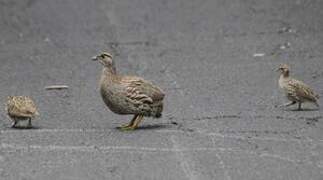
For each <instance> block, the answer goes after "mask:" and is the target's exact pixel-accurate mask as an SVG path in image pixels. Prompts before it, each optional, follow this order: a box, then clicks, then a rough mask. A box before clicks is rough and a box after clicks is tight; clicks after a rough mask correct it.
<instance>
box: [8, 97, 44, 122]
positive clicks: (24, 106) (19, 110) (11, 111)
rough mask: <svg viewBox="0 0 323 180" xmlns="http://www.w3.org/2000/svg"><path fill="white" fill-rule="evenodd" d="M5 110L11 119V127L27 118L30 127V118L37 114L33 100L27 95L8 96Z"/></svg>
mask: <svg viewBox="0 0 323 180" xmlns="http://www.w3.org/2000/svg"><path fill="white" fill-rule="evenodd" d="M6 110H7V113H8V116H9V117H10V118H11V119H12V121H13V123H12V126H11V127H13V128H15V127H16V125H17V123H18V122H19V121H23V120H28V127H29V128H31V127H32V125H31V119H32V118H34V117H35V116H38V115H39V113H38V111H37V108H36V105H35V103H34V101H33V100H32V99H31V98H30V97H27V96H9V97H8V100H7V108H6Z"/></svg>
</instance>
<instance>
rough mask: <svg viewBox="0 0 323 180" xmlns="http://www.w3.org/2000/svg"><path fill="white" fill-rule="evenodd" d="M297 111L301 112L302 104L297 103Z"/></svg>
mask: <svg viewBox="0 0 323 180" xmlns="http://www.w3.org/2000/svg"><path fill="white" fill-rule="evenodd" d="M297 110H299V111H301V110H302V103H300V102H299V103H298V109H297Z"/></svg>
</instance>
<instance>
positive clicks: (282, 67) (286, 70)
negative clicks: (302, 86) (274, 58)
mask: <svg viewBox="0 0 323 180" xmlns="http://www.w3.org/2000/svg"><path fill="white" fill-rule="evenodd" d="M289 69H290V68H289V66H288V65H287V64H281V65H280V66H279V68H278V69H277V71H279V72H280V73H281V74H284V75H288V74H289Z"/></svg>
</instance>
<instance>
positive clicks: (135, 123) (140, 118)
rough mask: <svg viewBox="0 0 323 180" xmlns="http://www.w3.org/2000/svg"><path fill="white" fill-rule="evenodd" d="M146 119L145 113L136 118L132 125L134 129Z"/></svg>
mask: <svg viewBox="0 0 323 180" xmlns="http://www.w3.org/2000/svg"><path fill="white" fill-rule="evenodd" d="M143 119H144V116H143V115H139V117H138V118H137V119H136V121H135V122H134V124H133V125H132V128H133V129H136V128H137V127H138V125H139V123H140V122H141V121H142V120H143Z"/></svg>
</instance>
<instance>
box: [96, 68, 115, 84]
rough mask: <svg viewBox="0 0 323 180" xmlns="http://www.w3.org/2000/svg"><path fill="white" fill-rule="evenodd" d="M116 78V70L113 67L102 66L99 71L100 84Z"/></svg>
mask: <svg viewBox="0 0 323 180" xmlns="http://www.w3.org/2000/svg"><path fill="white" fill-rule="evenodd" d="M116 78H117V72H116V69H115V68H114V67H104V68H103V69H102V73H101V79H100V84H101V85H103V84H106V83H109V82H111V81H113V80H115V79H116Z"/></svg>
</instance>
